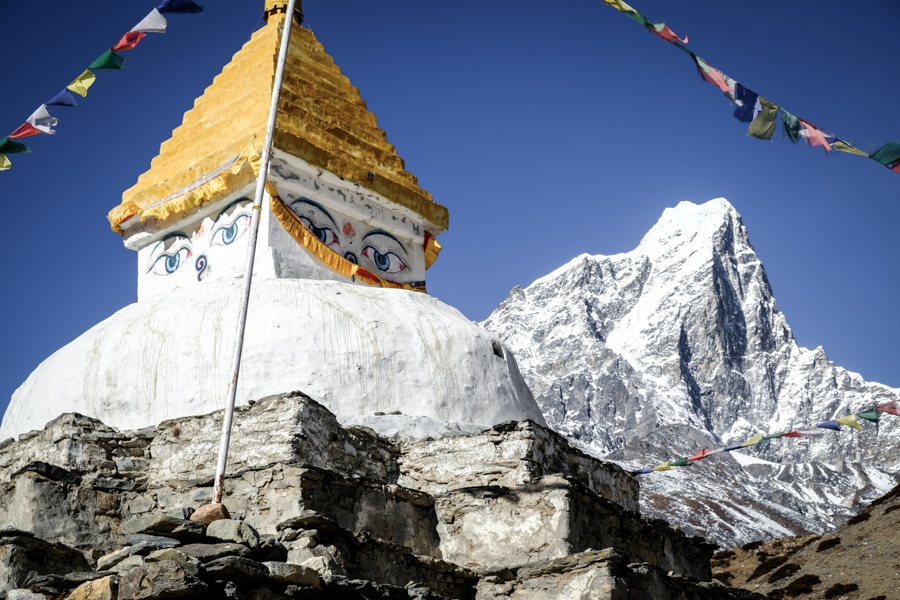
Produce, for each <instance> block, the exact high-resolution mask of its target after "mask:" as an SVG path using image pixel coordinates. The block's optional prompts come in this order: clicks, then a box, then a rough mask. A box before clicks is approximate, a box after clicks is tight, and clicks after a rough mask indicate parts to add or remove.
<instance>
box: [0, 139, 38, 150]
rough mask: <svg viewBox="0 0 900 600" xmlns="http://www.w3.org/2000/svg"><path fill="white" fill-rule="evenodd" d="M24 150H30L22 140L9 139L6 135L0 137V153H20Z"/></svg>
mask: <svg viewBox="0 0 900 600" xmlns="http://www.w3.org/2000/svg"><path fill="white" fill-rule="evenodd" d="M25 152H31V150H29V149H28V146H26V145H25V144H23V143H22V142H17V141H15V140H11V139H9V138H8V137H5V138H3V139H0V154H22V153H25Z"/></svg>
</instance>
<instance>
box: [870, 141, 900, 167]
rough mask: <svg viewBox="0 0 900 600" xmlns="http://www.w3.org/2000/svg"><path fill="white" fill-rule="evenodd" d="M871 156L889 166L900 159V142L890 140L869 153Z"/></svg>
mask: <svg viewBox="0 0 900 600" xmlns="http://www.w3.org/2000/svg"><path fill="white" fill-rule="evenodd" d="M869 158H872V159H874V160H877V161H878V162H880V163H881V164H883V165H884V166H888V165H890V164H893V163H895V162H897V161H898V160H900V144H898V143H897V142H888V143H887V144H885V145H884V146H882V147H881V148H879V149H878V150H876V151H875V152H873V153H872V154H870V155H869Z"/></svg>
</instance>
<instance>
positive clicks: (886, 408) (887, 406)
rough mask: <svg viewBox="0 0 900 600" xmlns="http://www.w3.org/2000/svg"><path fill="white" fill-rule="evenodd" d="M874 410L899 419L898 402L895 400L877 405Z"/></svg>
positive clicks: (899, 409) (899, 408)
mask: <svg viewBox="0 0 900 600" xmlns="http://www.w3.org/2000/svg"><path fill="white" fill-rule="evenodd" d="M875 410H880V411H881V412H885V413H888V414H890V415H895V416H898V417H900V402H897V401H896V400H891V401H890V402H885V403H884V404H879V405H878V406H876V407H875Z"/></svg>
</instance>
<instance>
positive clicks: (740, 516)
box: [483, 198, 900, 545]
mask: <svg viewBox="0 0 900 600" xmlns="http://www.w3.org/2000/svg"><path fill="white" fill-rule="evenodd" d="M483 325H484V327H485V328H487V329H488V330H489V331H492V332H493V333H495V334H497V335H498V336H500V337H501V338H502V339H503V340H504V342H505V343H506V344H507V345H508V346H509V347H510V348H511V349H512V350H513V352H514V353H515V354H516V357H517V359H518V361H519V365H520V368H521V370H522V373H523V375H524V376H525V378H526V381H527V382H528V384H529V385H530V386H531V390H532V392H533V393H534V395H535V398H536V399H537V400H538V403H539V405H540V406H541V408H542V410H543V411H544V414H545V416H546V418H547V421H548V424H550V425H551V426H552V427H554V428H555V429H557V430H558V431H560V432H561V433H563V434H564V435H566V436H567V437H569V438H570V439H571V440H573V441H574V442H575V443H576V444H578V445H579V446H581V447H582V448H584V449H585V450H586V451H588V452H590V453H592V454H595V455H597V456H602V457H606V458H609V459H613V460H617V461H620V462H622V463H623V464H625V465H627V466H628V467H630V468H640V467H644V466H653V465H655V464H657V463H659V462H662V461H665V460H669V459H675V458H679V457H682V456H686V455H690V454H693V453H694V452H695V451H697V450H699V449H700V448H703V447H710V448H712V447H716V446H721V445H723V444H726V443H732V442H743V441H744V440H746V439H747V438H749V437H750V436H752V435H754V434H756V433H771V432H781V431H785V430H788V429H794V428H801V427H804V426H809V427H813V426H814V425H815V424H816V423H819V422H821V421H824V420H827V419H831V418H834V417H840V416H843V415H846V414H848V413H850V412H858V411H862V410H867V409H871V408H872V407H873V406H874V405H875V404H877V403H880V402H885V401H888V400H893V399H896V398H897V397H898V395H900V393H898V390H896V389H892V388H889V387H886V386H884V385H880V384H877V383H868V382H866V381H864V380H863V378H862V377H861V376H860V375H858V374H856V373H851V372H849V371H847V370H845V369H842V368H840V367H837V366H835V365H834V364H832V363H831V362H830V361H829V360H828V357H827V356H826V355H825V352H824V351H823V350H822V349H821V348H817V349H815V350H807V349H805V348H800V347H799V346H798V345H797V343H796V341H795V339H794V337H793V334H792V332H791V329H790V327H789V326H788V324H787V321H786V320H785V317H784V315H783V314H782V313H781V312H779V310H778V307H777V305H776V303H775V299H774V296H773V294H772V290H771V287H770V285H769V281H768V279H767V277H766V273H765V269H764V268H763V265H762V263H761V262H760V260H759V258H758V257H757V255H756V252H755V251H754V249H753V246H752V245H751V244H750V241H749V238H748V234H747V229H746V228H745V227H744V225H743V223H742V221H741V218H740V215H739V214H738V213H737V211H736V210H735V209H734V207H732V206H731V204H729V203H728V201H727V200H725V199H722V198H719V199H716V200H711V201H709V202H706V203H704V204H701V205H696V204H693V203H690V202H681V203H680V204H678V206H676V207H675V208H669V209H666V211H665V212H664V213H663V215H662V217H661V218H660V220H659V221H658V222H657V223H656V225H654V226H653V228H652V229H651V230H650V231H649V232H648V233H647V235H646V236H644V239H643V240H641V243H640V244H639V245H638V247H637V248H636V249H634V250H632V251H631V252H627V253H624V254H617V255H613V256H589V255H586V254H585V255H582V256H579V257H577V258H575V259H574V260H572V261H571V262H569V263H568V264H567V265H565V266H563V267H561V268H559V269H557V270H556V271H554V272H553V273H550V274H549V275H547V276H545V277H542V278H540V279H538V280H537V281H535V282H534V283H532V284H531V285H530V286H528V287H527V288H525V289H521V288H518V287H517V288H515V289H513V290H512V291H511V292H510V294H509V295H508V297H507V298H506V299H505V300H504V301H503V302H502V303H501V304H500V306H499V307H497V309H496V310H495V311H494V312H493V313H492V314H491V315H490V317H489V318H488V319H487V320H486V321H485V322H484V323H483ZM896 421H897V420H895V419H893V418H889V419H885V420H884V422H883V423H881V425H880V427H878V428H877V429H876V427H874V426H870V424H866V425H865V426H864V427H865V431H862V432H854V431H852V430H846V428H845V430H844V431H840V432H831V431H828V432H826V431H824V430H823V433H824V435H821V436H805V437H802V438H782V439H778V440H774V441H770V442H764V443H763V444H760V445H759V446H755V447H752V448H748V449H747V452H746V454H747V457H752V459H753V460H745V459H743V458H742V460H741V462H738V461H737V460H735V457H733V456H730V455H728V454H721V455H718V456H715V457H711V458H709V459H707V460H704V461H700V462H698V463H696V464H695V465H694V466H693V467H692V468H690V469H681V470H677V471H667V472H662V473H652V474H650V475H646V476H643V477H642V479H641V484H642V488H643V491H642V508H643V510H645V511H646V512H648V513H649V514H651V515H655V516H658V517H662V518H666V519H668V520H670V521H674V522H677V523H679V524H680V525H681V526H683V527H685V529H687V530H690V531H693V532H696V533H699V534H702V535H705V536H706V537H709V538H710V539H712V540H714V541H716V542H718V543H720V544H723V545H733V544H739V543H744V542H747V541H751V540H755V539H761V538H764V537H773V536H780V535H787V534H791V533H802V532H808V531H822V530H824V529H827V528H830V527H833V526H834V525H835V524H836V523H837V522H839V521H840V520H841V519H843V518H845V517H847V516H848V515H850V514H852V513H853V512H854V511H855V510H856V509H858V507H859V506H860V504H861V503H865V502H866V501H868V500H870V499H872V498H875V497H877V496H879V495H881V494H883V493H885V492H886V491H887V490H888V489H890V487H892V486H893V485H894V483H895V480H896V476H895V474H896V473H897V472H898V471H900V444H898V441H900V426H898V424H897V422H896Z"/></svg>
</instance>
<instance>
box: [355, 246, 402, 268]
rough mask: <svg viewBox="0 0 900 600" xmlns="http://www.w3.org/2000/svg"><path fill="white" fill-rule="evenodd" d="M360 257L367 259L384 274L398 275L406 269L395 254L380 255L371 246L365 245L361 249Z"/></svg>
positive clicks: (376, 249)
mask: <svg viewBox="0 0 900 600" xmlns="http://www.w3.org/2000/svg"><path fill="white" fill-rule="evenodd" d="M362 255H363V256H365V257H366V258H368V259H369V260H370V261H371V262H372V264H373V265H375V266H376V267H377V268H378V270H379V271H384V272H385V273H399V272H400V271H402V270H404V269H406V268H407V267H406V264H405V263H404V262H403V260H402V259H401V258H400V257H399V256H397V255H396V254H395V253H393V252H385V253H381V252H379V251H378V248H376V247H375V246H372V245H367V246H366V247H365V248H363V250H362Z"/></svg>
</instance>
